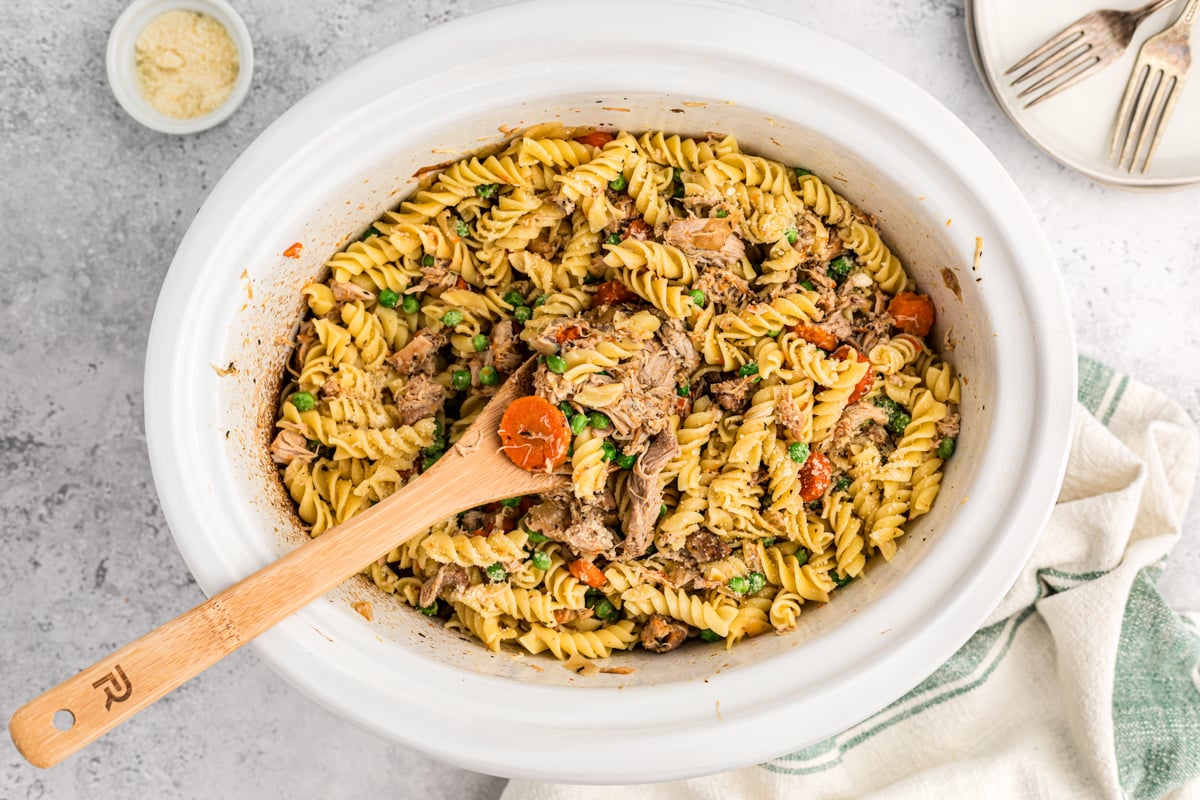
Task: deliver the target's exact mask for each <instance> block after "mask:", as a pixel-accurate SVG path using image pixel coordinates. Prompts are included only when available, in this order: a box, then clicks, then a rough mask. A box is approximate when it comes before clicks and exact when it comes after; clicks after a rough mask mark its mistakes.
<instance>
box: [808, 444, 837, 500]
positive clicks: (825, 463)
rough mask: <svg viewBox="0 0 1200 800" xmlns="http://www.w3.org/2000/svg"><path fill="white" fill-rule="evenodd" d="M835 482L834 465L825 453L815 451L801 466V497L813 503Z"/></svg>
mask: <svg viewBox="0 0 1200 800" xmlns="http://www.w3.org/2000/svg"><path fill="white" fill-rule="evenodd" d="M832 482H833V465H832V464H830V463H829V459H828V458H826V457H825V455H824V454H823V453H813V454H812V455H810V456H809V457H808V460H807V461H805V462H804V466H802V467H801V468H800V499H801V500H803V501H804V502H806V503H811V502H812V501H813V500H816V499H817V498H819V497H820V496H821V495H823V494H825V490H826V489H828V488H829V484H830V483H832Z"/></svg>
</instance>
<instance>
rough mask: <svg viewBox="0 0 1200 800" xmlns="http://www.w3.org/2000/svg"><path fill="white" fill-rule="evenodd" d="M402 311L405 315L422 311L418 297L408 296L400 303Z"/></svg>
mask: <svg viewBox="0 0 1200 800" xmlns="http://www.w3.org/2000/svg"><path fill="white" fill-rule="evenodd" d="M400 309H401V310H402V311H403V312H404V313H405V314H415V313H417V312H418V311H420V310H421V303H420V301H419V300H417V297H416V295H412V294H406V295H404V299H403V300H401V301H400Z"/></svg>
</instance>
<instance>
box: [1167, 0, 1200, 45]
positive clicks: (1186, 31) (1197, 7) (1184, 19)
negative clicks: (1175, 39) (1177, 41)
mask: <svg viewBox="0 0 1200 800" xmlns="http://www.w3.org/2000/svg"><path fill="white" fill-rule="evenodd" d="M1198 11H1200V0H1188V2H1187V5H1185V6H1184V7H1183V13H1182V14H1180V15H1179V19H1177V20H1175V24H1174V25H1172V26H1171V28H1172V29H1174V30H1175V32H1176V33H1182V34H1183V35H1184V36H1185V37H1186V36H1190V35H1191V33H1192V23H1194V22H1195V21H1196V12H1198Z"/></svg>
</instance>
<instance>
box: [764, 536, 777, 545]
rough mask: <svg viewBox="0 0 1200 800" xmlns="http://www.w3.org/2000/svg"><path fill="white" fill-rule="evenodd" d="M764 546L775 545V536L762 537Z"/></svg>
mask: <svg viewBox="0 0 1200 800" xmlns="http://www.w3.org/2000/svg"><path fill="white" fill-rule="evenodd" d="M762 546H763V547H774V546H775V537H774V536H764V537H763V538H762Z"/></svg>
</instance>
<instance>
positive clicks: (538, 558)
mask: <svg viewBox="0 0 1200 800" xmlns="http://www.w3.org/2000/svg"><path fill="white" fill-rule="evenodd" d="M531 560H532V561H533V565H534V566H535V567H537V568H538V569H540V570H547V569H550V556H548V555H546V554H545V553H544V552H542V551H541V550H534V551H533V556H532V557H531Z"/></svg>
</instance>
